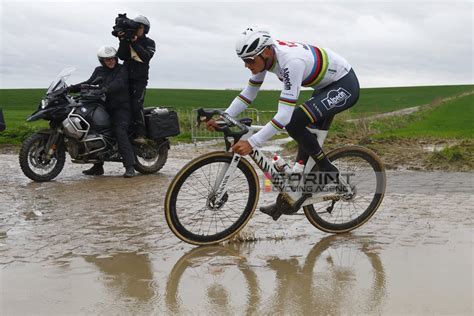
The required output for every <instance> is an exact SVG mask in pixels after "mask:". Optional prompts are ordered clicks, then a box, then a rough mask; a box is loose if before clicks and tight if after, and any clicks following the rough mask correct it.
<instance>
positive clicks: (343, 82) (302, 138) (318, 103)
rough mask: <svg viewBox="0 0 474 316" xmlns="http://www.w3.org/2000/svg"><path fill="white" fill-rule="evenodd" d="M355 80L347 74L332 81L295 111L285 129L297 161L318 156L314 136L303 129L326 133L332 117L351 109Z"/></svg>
mask: <svg viewBox="0 0 474 316" xmlns="http://www.w3.org/2000/svg"><path fill="white" fill-rule="evenodd" d="M359 91H360V87H359V81H358V80H357V76H356V75H355V73H354V70H352V69H351V71H350V72H349V73H348V74H347V75H345V76H344V77H342V78H341V79H339V80H338V81H336V82H333V83H331V84H330V85H328V86H326V87H324V88H322V89H321V90H318V91H315V92H314V93H313V95H312V96H311V98H310V99H309V100H308V101H306V102H305V103H304V104H302V105H300V106H299V107H298V108H296V109H295V111H294V112H293V115H292V117H291V120H290V123H288V124H287V125H286V126H285V128H286V130H287V131H288V134H289V135H290V136H291V137H292V138H293V139H294V140H296V141H297V142H298V145H299V147H298V155H297V157H296V159H297V161H298V160H303V161H306V160H307V159H308V156H312V157H314V156H317V155H319V154H320V153H321V147H320V146H319V143H318V140H317V137H316V135H314V134H313V133H311V132H310V131H309V130H308V129H307V128H306V127H307V126H308V125H312V126H314V127H316V128H318V129H322V130H328V129H329V126H330V125H331V122H332V119H333V117H334V115H336V114H337V113H339V112H342V111H344V110H347V109H348V108H350V107H351V106H353V105H354V104H355V103H356V102H357V100H358V99H359Z"/></svg>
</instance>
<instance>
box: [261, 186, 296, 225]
mask: <svg viewBox="0 0 474 316" xmlns="http://www.w3.org/2000/svg"><path fill="white" fill-rule="evenodd" d="M298 208H299V207H298ZM297 211H298V209H296V210H295V209H294V208H293V207H292V205H291V204H290V203H288V201H287V200H286V199H285V197H284V196H283V194H281V193H280V194H278V197H277V199H276V202H275V203H273V204H270V205H267V206H261V207H260V212H262V213H265V214H267V215H268V216H270V217H271V218H273V220H274V221H276V220H277V219H279V218H280V216H281V215H283V214H287V215H290V214H293V213H296V212H297Z"/></svg>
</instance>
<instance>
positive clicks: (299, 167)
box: [292, 160, 304, 173]
mask: <svg viewBox="0 0 474 316" xmlns="http://www.w3.org/2000/svg"><path fill="white" fill-rule="evenodd" d="M303 171H304V161H303V160H298V161H297V162H295V164H294V165H293V170H292V172H293V173H303Z"/></svg>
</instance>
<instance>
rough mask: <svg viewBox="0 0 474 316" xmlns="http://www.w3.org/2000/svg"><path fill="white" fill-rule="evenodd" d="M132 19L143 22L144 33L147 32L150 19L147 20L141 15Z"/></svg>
mask: <svg viewBox="0 0 474 316" xmlns="http://www.w3.org/2000/svg"><path fill="white" fill-rule="evenodd" d="M133 21H135V22H137V23H140V24H143V26H145V30H144V31H145V34H148V31H150V21H148V19H147V18H146V17H144V16H143V15H139V16H137V17H136V18H134V19H133Z"/></svg>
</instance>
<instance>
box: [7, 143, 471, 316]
mask: <svg viewBox="0 0 474 316" xmlns="http://www.w3.org/2000/svg"><path fill="white" fill-rule="evenodd" d="M170 153H171V152H170ZM194 154H195V152H194ZM187 157H188V155H187V154H183V152H182V151H179V152H178V151H176V150H175V151H174V152H173V153H171V157H170V159H169V161H168V162H167V164H166V165H165V167H164V169H163V170H162V172H161V173H159V174H156V175H149V176H137V177H135V178H132V179H124V178H122V177H121V174H122V168H121V166H120V165H119V164H107V165H106V175H105V176H102V177H86V176H83V175H82V174H81V170H83V169H84V168H85V166H80V165H72V164H71V163H69V162H68V163H66V168H65V170H64V171H63V173H62V174H60V175H59V176H58V178H57V179H56V180H55V181H53V182H50V183H33V182H31V181H30V180H29V179H27V178H26V177H25V176H23V174H22V173H21V170H20V169H19V166H18V162H17V156H15V155H0V170H1V175H0V179H1V182H0V285H1V286H0V314H31V313H35V314H38V313H39V314H63V313H81V314H84V313H92V314H99V313H100V314H110V315H116V314H118V313H120V314H150V313H183V314H189V313H192V314H228V313H232V314H247V313H251V314H252V313H255V314H261V313H266V314H270V313H280V314H282V313H283V314H314V313H315V312H320V313H322V314H328V313H330V314H338V313H345V314H353V313H372V314H380V313H383V314H387V313H396V314H400V313H403V314H405V313H415V314H433V313H436V314H440V313H441V314H444V313H450V314H452V313H454V314H466V315H467V314H472V313H473V305H472V304H473V303H472V302H473V265H472V264H473V262H472V261H473V243H472V242H473V239H472V236H473V235H472V232H473V223H472V216H473V215H472V214H473V211H474V198H473V186H474V182H473V181H474V180H473V179H474V175H473V174H472V173H442V172H415V171H390V172H388V191H387V193H386V197H385V199H384V202H383V203H382V205H381V207H380V209H379V211H378V213H377V214H376V215H375V216H374V217H373V218H372V219H371V220H370V221H369V222H368V223H367V224H366V225H364V226H362V227H360V228H359V229H358V230H356V231H355V232H353V233H351V234H346V235H339V236H331V235H328V234H324V233H322V232H319V231H317V230H316V229H315V228H314V227H313V226H311V225H310V224H309V222H308V221H307V220H306V219H305V218H304V216H303V215H301V214H297V215H294V216H286V217H282V218H281V219H280V220H279V221H277V222H274V221H272V220H271V219H270V218H269V217H267V216H266V215H264V214H261V213H259V212H258V211H257V212H256V213H255V215H254V217H253V218H252V220H251V221H250V223H249V225H248V226H247V227H246V228H245V234H247V235H248V236H251V239H253V240H255V241H252V242H239V243H234V244H230V245H226V246H213V247H201V248H199V247H198V248H197V247H193V246H190V245H187V244H185V243H183V242H181V241H179V240H178V239H177V238H176V237H175V236H174V235H173V234H172V233H171V232H170V230H169V229H168V227H167V225H166V221H165V219H164V214H163V198H164V194H165V192H166V189H167V186H168V184H169V182H170V181H171V179H172V177H173V176H174V175H175V174H176V172H177V171H178V170H179V168H180V167H181V166H182V165H183V164H184V163H185V162H186V161H187V160H188V159H189V158H187ZM261 196H262V198H261V201H260V205H262V204H265V203H268V202H271V201H273V199H274V198H275V195H274V193H263V192H262V195H261Z"/></svg>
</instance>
